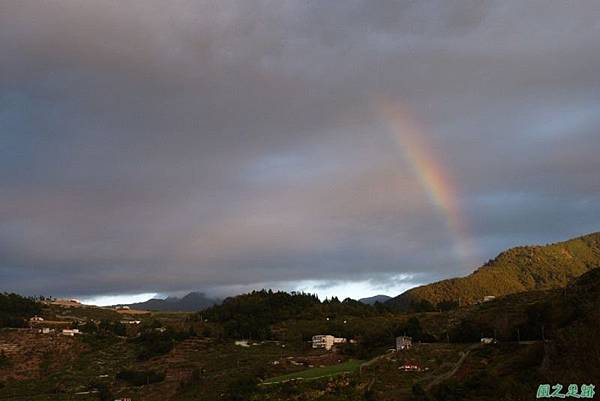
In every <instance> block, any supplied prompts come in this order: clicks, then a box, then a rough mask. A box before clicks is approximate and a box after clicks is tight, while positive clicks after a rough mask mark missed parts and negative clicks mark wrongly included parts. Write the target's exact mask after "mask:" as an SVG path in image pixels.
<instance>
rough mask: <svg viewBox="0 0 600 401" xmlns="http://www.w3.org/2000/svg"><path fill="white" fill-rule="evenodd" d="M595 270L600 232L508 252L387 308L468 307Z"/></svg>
mask: <svg viewBox="0 0 600 401" xmlns="http://www.w3.org/2000/svg"><path fill="white" fill-rule="evenodd" d="M595 267H600V232H596V233H593V234H589V235H584V236H582V237H577V238H574V239H571V240H567V241H564V242H558V243H555V244H550V245H545V246H520V247H516V248H512V249H509V250H507V251H505V252H502V253H500V254H499V255H498V256H497V257H496V258H495V259H493V260H490V261H489V262H487V263H486V264H485V265H483V266H481V267H480V268H478V269H477V270H476V271H474V272H473V273H472V274H470V275H468V276H466V277H460V278H452V279H447V280H442V281H438V282H435V283H432V284H428V285H424V286H421V287H416V288H413V289H410V290H408V291H406V292H404V293H402V294H400V295H398V296H397V297H395V298H393V299H390V300H388V301H387V304H388V305H394V306H396V307H399V308H402V309H408V308H410V307H411V305H414V304H418V303H422V302H424V301H426V302H428V303H431V304H432V305H437V304H439V303H441V302H447V301H454V302H457V301H460V303H461V304H462V305H468V304H473V303H475V302H478V301H480V300H481V299H482V298H483V297H484V296H487V295H494V296H500V295H506V294H512V293H517V292H522V291H528V290H542V289H552V288H560V287H565V286H566V285H567V284H568V283H569V282H570V281H571V280H572V279H573V278H576V277H579V276H581V275H582V274H584V273H586V272H588V271H589V270H591V269H593V268H595Z"/></svg>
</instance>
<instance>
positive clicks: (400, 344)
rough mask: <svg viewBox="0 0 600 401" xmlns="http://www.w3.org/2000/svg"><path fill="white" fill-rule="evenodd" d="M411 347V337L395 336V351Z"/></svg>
mask: <svg viewBox="0 0 600 401" xmlns="http://www.w3.org/2000/svg"><path fill="white" fill-rule="evenodd" d="M411 347H412V337H408V336H400V337H396V351H401V350H406V349H410V348H411Z"/></svg>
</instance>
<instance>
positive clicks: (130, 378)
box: [117, 370, 165, 386]
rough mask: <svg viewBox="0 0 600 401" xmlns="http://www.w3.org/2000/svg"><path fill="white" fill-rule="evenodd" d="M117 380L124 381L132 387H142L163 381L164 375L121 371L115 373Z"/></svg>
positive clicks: (140, 371)
mask: <svg viewBox="0 0 600 401" xmlns="http://www.w3.org/2000/svg"><path fill="white" fill-rule="evenodd" d="M117 379H119V380H124V381H126V382H128V383H130V384H133V385H134V386H143V385H145V384H152V383H159V382H161V381H163V380H165V373H164V372H155V371H153V370H145V371H144V370H122V371H120V372H119V373H117Z"/></svg>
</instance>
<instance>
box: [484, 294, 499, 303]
mask: <svg viewBox="0 0 600 401" xmlns="http://www.w3.org/2000/svg"><path fill="white" fill-rule="evenodd" d="M494 299H496V297H495V296H493V295H486V296H485V297H483V300H482V302H490V301H493V300H494Z"/></svg>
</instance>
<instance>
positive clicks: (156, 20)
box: [0, 0, 600, 295]
mask: <svg viewBox="0 0 600 401" xmlns="http://www.w3.org/2000/svg"><path fill="white" fill-rule="evenodd" d="M598 15H600V5H598V4H596V3H591V2H590V3H572V2H563V1H543V2H541V1H532V2H526V3H524V2H520V1H508V2H507V1H502V2H501V1H421V2H408V1H405V2H403V1H382V2H377V3H376V4H374V3H372V2H367V1H361V0H356V1H328V2H321V3H319V2H297V1H277V2H274V1H201V2H187V1H176V2H172V3H170V4H168V5H166V4H165V3H164V2H154V1H132V2H127V3H126V4H125V3H122V2H94V3H72V2H67V1H58V0H57V1H50V2H44V3H40V2H36V1H5V2H3V3H2V4H0V127H1V130H0V188H1V192H0V256H1V258H0V260H1V261H0V278H1V280H0V289H1V290H11V291H19V292H24V293H47V294H54V295H61V294H69V295H95V294H104V293H111V294H114V293H139V292H152V291H156V292H161V293H167V292H180V291H184V290H192V289H210V290H212V291H214V292H219V291H224V292H227V291H232V289H234V288H237V289H239V288H252V287H253V286H255V285H256V286H261V285H263V284H265V283H275V284H277V285H280V286H283V287H286V286H288V288H295V287H294V282H297V281H302V280H316V281H319V280H321V281H322V282H323V283H330V282H332V281H335V280H340V279H343V280H346V281H349V282H350V281H365V280H367V281H368V280H371V281H373V282H379V283H385V282H386V280H389V279H390V277H392V276H398V275H401V274H407V275H413V276H414V275H416V276H414V277H418V278H419V280H421V282H423V281H427V280H430V279H436V278H442V277H448V276H453V275H457V274H464V273H467V272H469V271H470V269H472V268H473V267H475V266H473V265H470V264H467V263H466V262H465V261H464V260H461V258H460V257H459V256H458V255H456V252H455V247H456V242H457V241H460V240H462V239H460V238H456V234H455V233H452V232H451V231H449V229H448V225H447V222H446V221H445V218H444V215H443V211H440V210H439V209H438V208H436V207H435V204H433V203H432V202H431V201H430V200H429V196H428V194H427V189H426V188H425V187H424V186H423V183H422V182H420V181H419V179H418V175H417V174H416V172H415V171H414V170H413V169H412V167H411V165H410V163H409V161H410V160H408V158H407V155H406V154H403V149H401V148H399V147H398V146H397V145H396V144H395V143H394V141H393V140H392V139H391V138H390V134H389V132H388V131H389V130H388V129H387V128H385V125H386V124H385V122H382V116H381V114H379V113H378V112H377V99H378V98H379V97H381V96H384V97H387V98H389V99H391V101H397V102H398V103H402V104H406V105H408V106H409V107H410V109H411V110H412V111H413V112H414V115H415V116H416V118H417V119H418V120H420V122H422V123H423V126H425V127H426V129H425V130H424V132H423V133H422V135H424V136H426V137H427V138H426V140H427V142H429V143H430V144H431V147H432V148H434V149H435V153H436V154H437V156H438V160H437V161H438V164H439V165H440V166H441V167H442V169H443V170H444V173H445V174H446V175H448V176H449V177H450V178H451V179H452V181H454V182H455V183H456V187H457V188H456V192H457V196H458V199H457V204H458V205H459V206H460V209H461V212H462V214H463V215H464V219H465V221H467V222H468V224H469V228H470V232H471V236H472V238H471V241H472V242H473V243H474V244H475V246H476V248H477V257H478V258H479V259H478V260H479V261H481V262H483V261H484V260H485V259H486V258H488V257H492V256H494V254H495V253H496V252H498V251H500V250H501V249H503V248H504V247H506V246H511V245H516V244H517V243H520V241H523V242H547V241H555V240H559V239H563V238H566V237H569V236H572V235H576V234H580V233H584V232H587V231H594V230H596V229H598V227H600V215H599V214H598V212H597V211H596V209H597V208H595V207H594V204H595V203H596V202H597V200H598V197H599V196H600V180H599V178H598V175H597V171H598V170H599V169H600V164H599V162H598V160H599V158H598V157H597V154H598V152H599V151H600V141H598V129H599V128H600V120H599V119H598V118H597V116H598V108H599V107H600V98H599V96H598V93H600V81H599V80H598V77H597V71H598V69H599V67H600V51H599V50H600V45H599V44H598V41H597V37H598V35H599V34H600V32H599V30H600V24H598V22H597V20H598V18H597V17H598ZM413 276H411V277H413ZM286 283H288V284H286ZM219 289H221V290H219Z"/></svg>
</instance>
